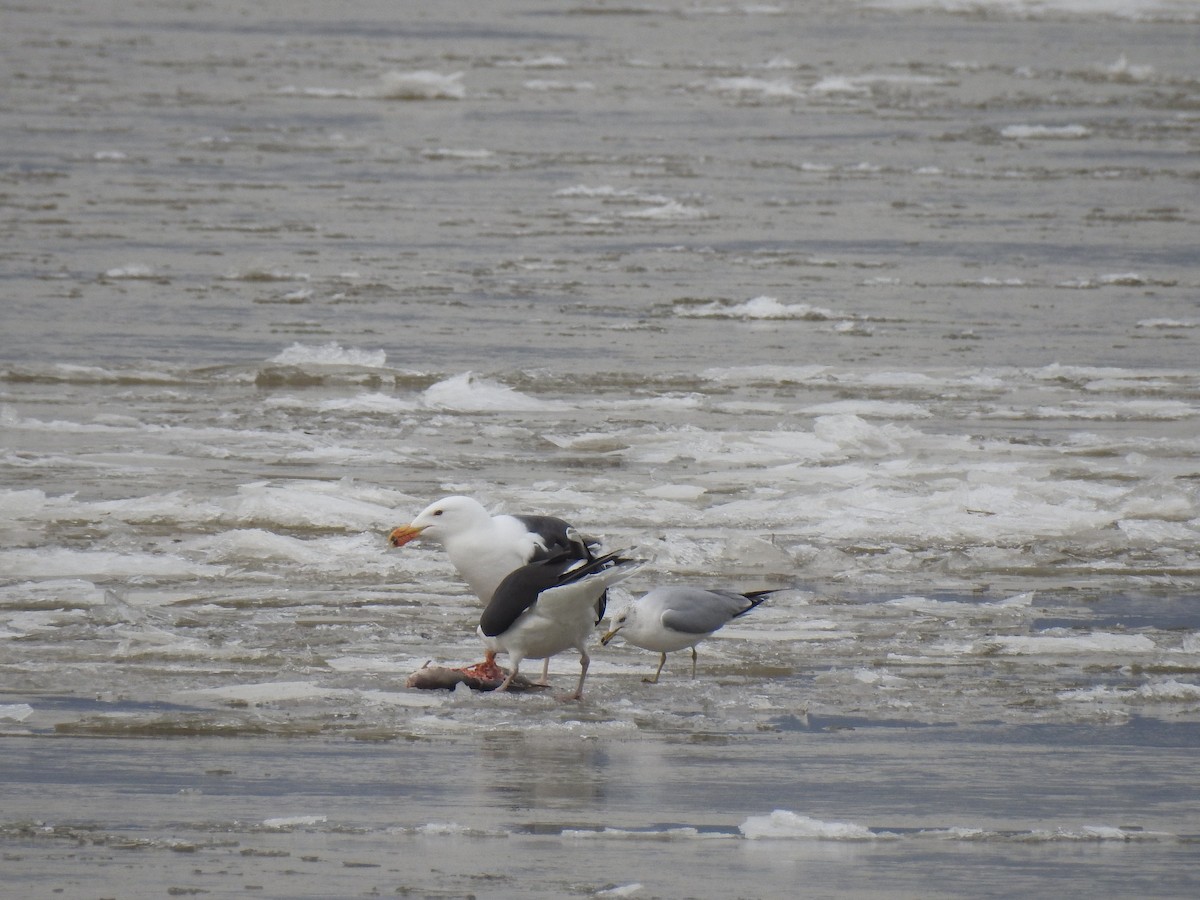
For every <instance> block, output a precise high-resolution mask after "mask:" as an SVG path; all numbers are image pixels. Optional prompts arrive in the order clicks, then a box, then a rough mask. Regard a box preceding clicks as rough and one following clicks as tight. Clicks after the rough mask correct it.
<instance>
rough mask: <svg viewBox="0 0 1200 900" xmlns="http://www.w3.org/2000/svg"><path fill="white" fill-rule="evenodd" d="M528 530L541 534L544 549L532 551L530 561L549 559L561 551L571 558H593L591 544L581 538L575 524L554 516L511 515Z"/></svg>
mask: <svg viewBox="0 0 1200 900" xmlns="http://www.w3.org/2000/svg"><path fill="white" fill-rule="evenodd" d="M513 518H514V519H516V520H517V521H518V522H520V523H521V524H522V525H524V526H525V527H526V528H527V529H528V530H529V531H533V532H536V533H537V534H540V535H541V536H542V541H543V542H544V543H545V544H546V549H545V550H543V549H541V548H540V547H539V548H538V549H537V550H535V551H534V554H533V558H532V559H531V560H530V562H537V561H538V560H543V559H551V558H553V557H555V556H558V555H559V554H561V553H568V554H570V555H571V557H572V558H573V559H587V560H590V559H594V558H595V556H594V555H593V553H592V545H591V544H589V543H588V542H587V541H585V540H584V539H583V536H582V535H580V533H579V532H578V531H576V530H575V526H574V525H571V524H570V523H569V522H564V521H563V520H562V519H557V518H555V517H554V516H513Z"/></svg>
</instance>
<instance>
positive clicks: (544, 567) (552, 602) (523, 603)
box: [479, 552, 644, 700]
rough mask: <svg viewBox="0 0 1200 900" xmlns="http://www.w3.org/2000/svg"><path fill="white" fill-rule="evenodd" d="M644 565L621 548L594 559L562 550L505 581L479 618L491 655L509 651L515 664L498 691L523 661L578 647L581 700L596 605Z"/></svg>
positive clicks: (575, 697) (576, 695) (576, 697)
mask: <svg viewBox="0 0 1200 900" xmlns="http://www.w3.org/2000/svg"><path fill="white" fill-rule="evenodd" d="M643 563H644V560H640V559H629V558H626V557H623V556H621V555H620V552H617V553H609V554H606V555H605V556H601V557H599V558H597V559H594V560H591V561H590V562H580V561H579V560H577V559H573V558H571V556H570V555H569V554H566V553H562V554H559V555H558V556H554V557H551V558H549V559H544V560H539V561H537V562H532V563H529V564H528V565H524V566H521V567H520V568H519V569H517V570H516V571H514V572H512V573H511V574H510V575H508V576H507V577H506V578H505V579H504V580H503V581H501V582H500V586H499V587H497V588H496V591H495V593H494V594H493V596H492V599H491V601H490V602H489V603H488V605H487V608H486V609H484V611H483V615H482V616H481V617H480V618H479V631H480V633H481V634H482V635H483V636H484V639H485V642H486V643H487V645H488V650H489V653H491V654H493V655H494V654H495V653H497V652H504V653H507V654H508V657H509V660H510V662H511V668H510V670H509V673H508V677H507V678H505V679H504V682H503V683H502V684H501V685H500V687H498V688H497V690H499V691H506V690H508V688H509V685H511V684H512V681H513V679H514V678H516V677H517V671H518V669H519V668H520V666H521V661H522V660H524V659H549V658H550V657H551V656H554V655H555V654H557V653H561V652H563V651H564V650H568V649H570V648H572V647H574V648H575V649H576V650H578V651H579V666H580V672H579V685H578V686H577V687H576V688H575V693H574V694H572V695H570V697H569V698H568V699H573V700H579V699H581V698H582V697H583V682H584V680H585V679H586V678H587V671H588V664H589V663H590V662H591V659H590V657H589V656H588V652H587V639H588V637H589V636H590V635H591V633H592V629H594V628H595V627H596V624H597V622H598V621H599V619H598V618H597V615H596V603H597V601H598V600H599V599H600V597H601V596H602V595H603V594H604V592H605V591H606V590H608V588H609V587H610V586H611V585H613V584H616V583H617V582H618V581H621V580H622V579H625V578H628V577H629V576H630V575H632V574H633V573H634V572H635V571H636V570H637V569H639V568H641V566H642V565H643Z"/></svg>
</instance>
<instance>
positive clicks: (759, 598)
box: [734, 588, 784, 619]
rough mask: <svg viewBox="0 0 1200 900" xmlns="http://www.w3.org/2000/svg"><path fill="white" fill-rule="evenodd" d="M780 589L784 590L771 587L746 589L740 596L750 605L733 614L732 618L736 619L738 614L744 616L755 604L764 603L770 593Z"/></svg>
mask: <svg viewBox="0 0 1200 900" xmlns="http://www.w3.org/2000/svg"><path fill="white" fill-rule="evenodd" d="M782 590H784V588H772V589H771V590H768V591H746V593H744V594H742V596H743V597H745V598H746V599H747V600H749V601H750V605H749V606H747V607H746V608H745V609H743V610H742V611H741V612H740V613H738V614H737V615H735V616H734V618H735V619H736V618H737V617H738V616H744V615H745V614H746V613H748V612H750V610H752V609H754V608H755V607H756V606H760V605H761V604H762V603H764V602H765V601H766V599H767V598H768V597H770V596H771V595H772V594H778V593H779V592H780V591H782Z"/></svg>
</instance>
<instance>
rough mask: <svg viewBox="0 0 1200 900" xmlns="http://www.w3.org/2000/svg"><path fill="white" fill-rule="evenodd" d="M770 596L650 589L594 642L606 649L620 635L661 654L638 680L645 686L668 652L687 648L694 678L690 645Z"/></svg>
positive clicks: (651, 681)
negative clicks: (653, 667) (647, 674)
mask: <svg viewBox="0 0 1200 900" xmlns="http://www.w3.org/2000/svg"><path fill="white" fill-rule="evenodd" d="M773 593H775V591H752V592H750V593H746V594H738V593H735V592H733V591H709V590H704V589H703V588H694V587H682V586H669V587H659V588H655V589H654V590H652V591H650V592H649V593H648V594H646V595H645V596H643V597H641V598H640V599H638V600H635V601H634V602H633V603H631V604H629V605H628V606H627V607H625V608H624V609H623V610H621V611H620V612H618V613H617V614H616V615H615V616H613V619H612V627H611V628H609V630H608V632H607V633H606V634H604V635H603V636H602V637H601V638H600V643H601V644H604V645H606V646H607V644H608V642H609V641H611V640H612V639H613V638H614V637H616V636H617V634H618V633H620V635H621V637H623V638H624V639H625V641H626V642H627V643H630V644H633V645H634V646H635V647H641V648H642V649H643V650H657V651H658V652H659V653H661V654H662V656H661V658H660V659H659V661H658V669H657V670H656V671H655V673H654V677H653V678H643V679H642V680H643V681H645V682H647V683H648V684H657V683H658V676H659V674H661V672H662V670H663V666H664V665H666V662H667V654H668V653H669V652H671V651H672V650H682V649H683V648H684V647H691V648H692V677H693V678H695V677H696V645H697V644H698V643H700V642H701V641H702V640H704V639H705V638H706V637H708V636H710V635H711V634H712V633H713V632H715V631H716V630H717V629H719V628H721V627H723V626H724V625H726V624H727V623H729V622H731V621H732V620H734V619H736V618H737V617H738V616H741V615H745V614H746V613H748V612H750V610H752V609H754V607H756V606H758V605H759V604H760V603H762V602H763V601H764V600H766V599H767V597H769V596H770V595H771V594H773Z"/></svg>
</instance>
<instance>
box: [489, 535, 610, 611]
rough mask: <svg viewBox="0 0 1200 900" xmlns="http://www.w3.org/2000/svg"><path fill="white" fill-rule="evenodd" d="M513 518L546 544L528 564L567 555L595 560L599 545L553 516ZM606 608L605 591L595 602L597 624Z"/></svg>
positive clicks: (534, 554)
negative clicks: (540, 537)
mask: <svg viewBox="0 0 1200 900" xmlns="http://www.w3.org/2000/svg"><path fill="white" fill-rule="evenodd" d="M513 518H514V519H516V520H517V521H518V522H520V523H521V524H522V525H524V526H525V527H526V528H527V529H528V530H530V531H535V532H537V533H538V534H540V535H541V536H542V540H543V541H544V542H545V544H546V549H545V550H543V549H541V548H540V547H539V548H537V549H536V550H534V552H533V558H532V559H531V560H530V562H539V561H542V560H549V559H554V558H555V557H557V556H559V555H560V554H567V555H569V556H570V557H571V559H582V560H587V561H589V562H590V561H591V560H593V559H595V558H596V555H595V553H594V552H593V551H594V550H596V549H598V548H599V546H600V543H599V542H598V541H594V540H590V539H588V538H585V537H584V536H583V535H581V534H580V533H579V532H578V531H576V530H575V526H574V525H572V524H571V523H570V522H564V521H563V520H562V519H559V518H556V517H555V516H513ZM531 602H532V601H531ZM607 608H608V591H605V592H604V593H603V594H601V595H600V599H599V600H597V601H596V621H597V622H601V621H603V619H604V611H605V609H607ZM517 615H520V613H517ZM509 624H510V625H511V624H512V623H511V622H510V623H509ZM497 633H498V632H497Z"/></svg>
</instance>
